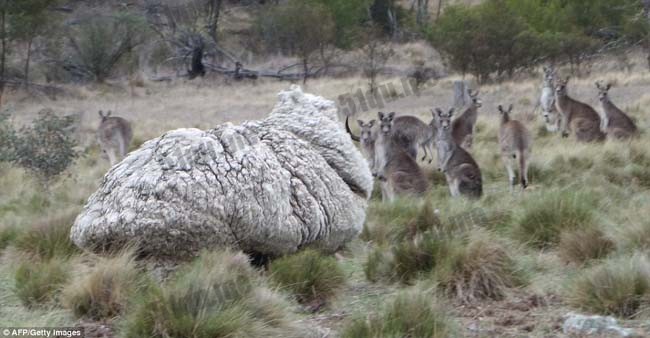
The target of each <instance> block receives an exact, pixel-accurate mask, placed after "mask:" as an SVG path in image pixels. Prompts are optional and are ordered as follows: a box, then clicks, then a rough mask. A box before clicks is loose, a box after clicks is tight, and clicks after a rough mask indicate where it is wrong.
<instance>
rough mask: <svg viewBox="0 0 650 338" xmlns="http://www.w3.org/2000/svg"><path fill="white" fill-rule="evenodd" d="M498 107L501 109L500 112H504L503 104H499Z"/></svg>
mask: <svg viewBox="0 0 650 338" xmlns="http://www.w3.org/2000/svg"><path fill="white" fill-rule="evenodd" d="M498 109H499V112H500V113H503V106H502V105H499V107H498Z"/></svg>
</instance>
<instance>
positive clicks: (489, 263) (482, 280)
mask: <svg viewBox="0 0 650 338" xmlns="http://www.w3.org/2000/svg"><path fill="white" fill-rule="evenodd" d="M433 277H434V278H435V280H436V281H437V282H438V283H439V285H440V286H441V287H442V288H443V289H444V290H445V291H447V292H448V293H449V294H450V295H452V296H454V297H456V298H457V299H459V300H461V301H465V302H471V301H474V300H479V299H486V298H489V299H497V300H498V299H502V298H503V297H504V296H505V295H506V291H507V289H508V288H512V287H516V286H520V285H523V284H524V279H523V275H522V273H521V272H520V271H519V270H518V269H517V266H516V262H515V260H514V259H513V258H512V256H511V255H510V253H509V252H508V251H507V249H506V245H505V244H503V243H501V242H500V241H499V240H497V239H495V238H494V237H493V236H492V235H490V234H489V233H487V232H485V231H475V232H473V233H472V234H470V235H469V238H468V239H467V242H466V243H465V244H464V245H457V246H453V247H451V249H450V250H447V251H446V252H445V255H441V257H440V262H438V263H437V264H436V268H435V269H434V271H433Z"/></svg>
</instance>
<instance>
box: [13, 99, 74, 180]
mask: <svg viewBox="0 0 650 338" xmlns="http://www.w3.org/2000/svg"><path fill="white" fill-rule="evenodd" d="M73 123H74V119H73V117H72V116H64V117H58V116H56V115H55V114H54V113H53V112H52V111H51V110H47V109H45V110H42V111H41V112H39V114H38V118H36V119H35V120H34V121H33V122H32V125H31V126H29V127H24V128H22V129H21V130H20V132H19V133H18V135H17V136H16V139H15V141H14V145H15V146H14V149H15V159H14V162H15V163H16V164H18V165H19V166H20V167H23V168H24V169H26V170H27V171H29V172H31V173H32V174H34V175H35V176H36V177H37V178H38V179H39V181H40V182H41V183H42V184H43V187H47V183H48V182H50V181H51V180H52V179H54V178H56V177H57V176H59V175H60V174H61V173H63V172H64V171H65V170H66V169H67V168H68V167H69V166H70V165H72V164H73V163H74V161H75V160H76V158H77V157H78V156H79V153H78V152H77V151H76V150H75V149H74V148H75V146H76V141H75V140H74V138H73V137H72V136H71V130H72V129H73Z"/></svg>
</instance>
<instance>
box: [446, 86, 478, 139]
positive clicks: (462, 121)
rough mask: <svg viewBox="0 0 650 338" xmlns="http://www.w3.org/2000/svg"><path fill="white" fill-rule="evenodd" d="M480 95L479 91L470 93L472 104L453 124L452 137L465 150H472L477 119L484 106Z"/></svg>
mask: <svg viewBox="0 0 650 338" xmlns="http://www.w3.org/2000/svg"><path fill="white" fill-rule="evenodd" d="M478 93H479V92H478V91H476V92H472V91H471V90H470V91H469V97H470V98H471V100H472V102H471V103H470V105H469V107H467V108H466V109H465V111H464V112H463V113H462V114H460V116H458V117H457V118H456V119H455V120H454V122H453V123H452V136H453V137H454V140H455V141H456V143H457V144H458V145H460V146H461V147H463V148H465V149H471V148H472V141H473V138H474V125H476V119H477V118H478V109H479V108H481V106H482V105H483V104H482V102H481V100H480V99H479V98H478Z"/></svg>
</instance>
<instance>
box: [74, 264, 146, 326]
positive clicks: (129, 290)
mask: <svg viewBox="0 0 650 338" xmlns="http://www.w3.org/2000/svg"><path fill="white" fill-rule="evenodd" d="M143 287H144V278H143V276H142V274H141V273H140V271H139V270H138V268H137V266H136V262H135V260H134V257H133V253H131V252H126V253H123V254H121V255H118V256H116V257H111V258H99V261H98V262H97V263H96V264H95V265H94V266H93V267H92V269H91V270H90V271H89V272H88V273H86V274H84V275H83V276H81V277H79V278H78V279H75V281H74V282H72V283H71V284H68V285H67V286H66V287H65V288H64V290H63V293H62V297H61V299H62V303H63V305H64V306H65V307H66V308H68V309H70V310H71V311H72V313H73V314H74V315H75V316H77V317H85V318H90V319H93V320H102V319H111V318H114V317H117V316H118V315H121V314H122V313H123V312H124V311H125V310H126V308H127V305H128V303H129V302H130V301H131V300H132V299H133V297H134V296H135V295H136V294H137V292H138V291H142V290H143Z"/></svg>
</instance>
